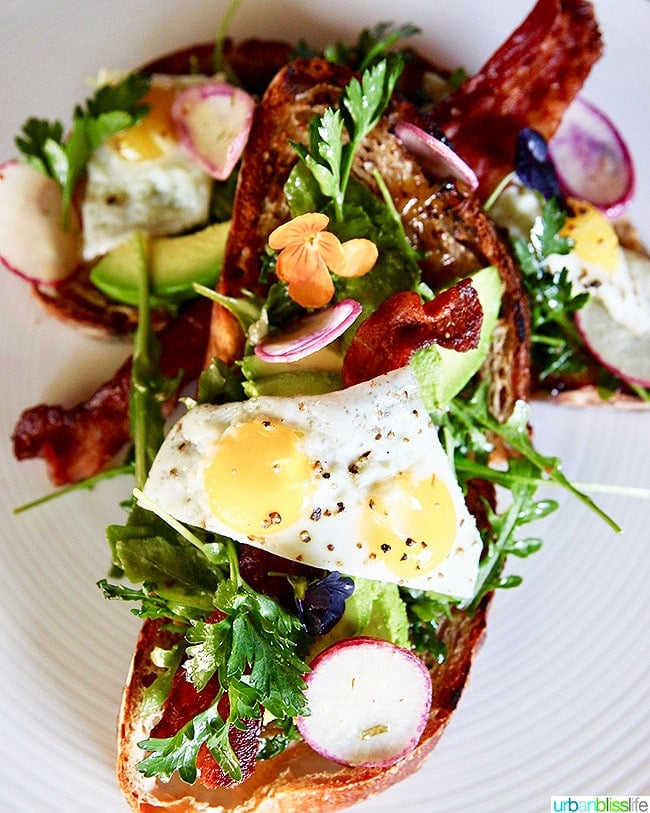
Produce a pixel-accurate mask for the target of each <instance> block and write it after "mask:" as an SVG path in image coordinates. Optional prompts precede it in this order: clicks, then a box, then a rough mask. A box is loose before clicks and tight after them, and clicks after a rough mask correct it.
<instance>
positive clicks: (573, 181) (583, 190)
mask: <svg viewBox="0 0 650 813" xmlns="http://www.w3.org/2000/svg"><path fill="white" fill-rule="evenodd" d="M548 148H549V153H550V155H551V158H552V160H553V163H554V164H555V170H556V172H557V175H558V179H559V181H560V185H561V186H562V188H563V189H564V192H565V193H566V194H567V195H570V196H573V197H577V198H582V199H583V200H586V201H589V203H593V204H594V206H597V207H598V208H599V209H601V210H602V211H603V212H604V213H605V214H606V215H607V217H609V218H611V219H615V218H617V217H620V216H621V215H622V214H623V212H624V211H625V209H626V208H627V206H628V204H629V203H630V201H631V199H632V195H633V194H634V163H633V161H632V156H631V154H630V151H629V149H628V147H627V144H626V143H625V141H624V140H623V137H622V136H621V134H620V133H619V131H618V130H617V129H616V127H615V126H614V124H613V123H612V122H611V121H610V119H609V118H607V116H606V115H605V114H604V113H603V112H602V111H600V110H599V109H598V108H597V107H595V106H594V105H593V104H591V103H590V102H587V101H585V100H584V99H582V98H580V97H578V98H576V99H574V100H573V102H572V103H571V104H570V105H569V107H568V109H567V110H566V112H565V114H564V117H563V119H562V122H561V124H560V126H559V128H558V129H557V131H556V133H555V135H554V136H553V138H552V139H551V140H550V141H549V144H548Z"/></svg>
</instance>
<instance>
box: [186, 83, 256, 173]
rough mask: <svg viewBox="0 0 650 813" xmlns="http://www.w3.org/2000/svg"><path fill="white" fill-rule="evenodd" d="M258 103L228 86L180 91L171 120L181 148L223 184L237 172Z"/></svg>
mask: <svg viewBox="0 0 650 813" xmlns="http://www.w3.org/2000/svg"><path fill="white" fill-rule="evenodd" d="M254 110H255V101H254V99H253V97H252V96H250V95H249V94H248V93H246V92H245V91H244V90H241V88H237V87H234V86H233V85H229V84H227V83H225V82H217V83H212V84H206V85H197V86H195V87H190V88H187V90H184V91H181V92H180V93H179V94H178V96H177V97H176V100H175V101H174V105H173V107H172V118H173V120H174V123H175V124H176V127H177V129H178V133H179V136H180V141H181V144H182V145H183V148H184V149H185V150H186V152H187V153H188V155H189V156H190V157H191V158H193V159H194V160H195V161H196V162H197V163H198V164H199V166H201V167H203V169H204V170H205V171H206V172H208V173H209V174H210V175H212V176H213V177H214V178H216V179H217V180H220V181H224V180H225V179H226V178H227V177H228V176H229V175H230V173H231V172H232V171H233V169H234V168H235V165H236V163H237V161H239V158H240V157H241V154H242V152H243V149H244V147H245V145H246V141H247V140H248V134H249V132H250V128H251V124H252V121H253V112H254Z"/></svg>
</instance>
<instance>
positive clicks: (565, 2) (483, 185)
mask: <svg viewBox="0 0 650 813" xmlns="http://www.w3.org/2000/svg"><path fill="white" fill-rule="evenodd" d="M602 50H603V43H602V40H601V36H600V31H599V29H598V24H597V22H596V18H595V16H594V11H593V8H592V5H591V3H589V2H587V0H539V2H538V3H537V5H536V6H535V7H534V8H533V10H532V11H531V12H530V14H529V15H528V17H526V19H525V20H524V21H523V23H522V24H521V25H520V26H519V28H517V29H516V30H515V31H514V32H513V33H512V34H511V35H510V37H508V39H507V40H506V41H505V42H504V43H503V45H501V47H500V48H498V50H497V51H496V52H495V53H494V54H493V55H492V56H491V57H490V59H489V60H488V61H487V62H486V63H485V65H484V66H483V68H482V69H481V70H480V71H479V72H478V73H477V74H476V75H474V76H472V77H471V78H470V79H468V80H467V81H466V82H465V83H464V84H463V85H462V86H461V87H460V88H459V89H458V90H457V91H456V92H454V93H452V94H451V95H450V96H448V97H447V98H446V99H444V100H443V101H441V102H440V103H439V104H437V105H436V107H435V108H434V110H433V116H434V118H435V121H436V123H437V124H438V126H439V127H440V128H441V129H442V130H443V131H444V132H445V134H446V135H447V137H448V138H449V139H450V141H451V142H452V144H453V145H454V148H455V149H456V150H457V151H458V153H459V155H460V156H461V157H462V158H464V159H465V161H467V163H468V164H469V165H470V166H471V167H472V168H473V169H474V171H475V172H476V174H477V175H478V177H479V179H480V186H479V196H480V197H481V199H483V200H485V199H486V198H487V197H488V196H489V195H490V193H491V192H492V191H493V190H494V189H495V188H496V186H497V185H498V183H499V181H500V180H501V179H502V178H504V177H505V176H506V175H507V174H508V173H509V172H510V171H512V168H513V163H514V154H515V142H516V138H517V133H518V132H519V131H520V130H521V129H522V128H523V127H533V128H535V129H537V130H538V131H539V132H540V133H541V134H542V135H543V136H544V137H545V138H547V139H549V138H550V137H551V136H552V135H553V133H554V132H555V130H556V129H557V127H558V125H559V123H560V120H561V118H562V115H563V114H564V111H565V110H566V108H567V107H568V105H569V104H570V102H571V101H572V100H573V99H574V98H575V96H576V95H577V94H578V92H579V90H580V88H581V87H582V85H583V83H584V81H585V79H586V78H587V76H588V75H589V72H590V71H591V68H592V67H593V65H594V64H595V63H596V61H597V60H598V59H599V58H600V56H601V55H602Z"/></svg>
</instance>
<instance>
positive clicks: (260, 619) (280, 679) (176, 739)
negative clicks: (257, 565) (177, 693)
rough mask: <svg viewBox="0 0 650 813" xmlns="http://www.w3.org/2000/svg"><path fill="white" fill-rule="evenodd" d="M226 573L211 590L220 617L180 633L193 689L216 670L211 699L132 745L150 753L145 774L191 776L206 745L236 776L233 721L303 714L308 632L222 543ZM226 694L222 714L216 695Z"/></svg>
mask: <svg viewBox="0 0 650 813" xmlns="http://www.w3.org/2000/svg"><path fill="white" fill-rule="evenodd" d="M227 544H228V550H229V559H230V566H231V577H230V578H229V579H227V580H224V581H223V582H221V584H220V585H219V587H218V588H217V590H216V592H215V594H214V607H215V609H216V610H218V611H219V615H220V616H221V620H217V621H207V620H206V621H193V622H191V625H190V627H189V628H188V630H187V633H186V639H187V641H188V642H189V646H188V647H187V655H188V658H187V660H186V661H185V664H184V669H185V674H186V676H187V678H188V679H189V680H190V681H191V682H192V683H193V684H194V686H195V688H196V689H197V691H199V692H200V691H202V690H203V689H205V687H206V686H207V684H208V682H209V681H210V680H211V679H212V678H213V677H214V676H215V675H216V677H217V679H218V681H219V691H218V693H217V697H216V699H215V701H214V702H213V703H212V704H211V705H210V707H209V708H207V709H206V710H205V711H202V712H200V713H199V714H198V715H196V716H195V717H194V718H193V719H192V720H190V721H189V722H188V723H187V724H186V725H184V726H183V727H182V728H181V729H180V730H179V731H178V732H177V733H176V734H174V735H173V736H172V737H161V738H149V739H147V740H144V741H143V742H141V743H139V745H140V747H141V748H142V749H144V750H146V751H150V752H151V753H150V754H149V755H148V756H147V757H145V758H144V759H143V760H142V761H141V762H140V763H139V764H138V770H139V771H141V772H142V773H143V774H144V775H145V776H160V777H162V778H164V779H168V778H169V777H171V776H172V774H173V773H174V772H175V771H177V772H178V775H179V776H180V778H181V779H182V780H183V781H185V782H189V783H192V782H194V781H195V780H196V775H197V769H196V759H197V755H198V752H199V749H200V748H201V746H202V745H203V744H204V743H205V744H206V746H207V748H208V750H209V751H210V753H211V754H212V755H213V757H214V758H215V760H216V761H217V762H218V764H219V765H220V767H221V769H222V770H223V771H224V772H225V773H226V774H228V775H229V776H230V777H232V779H233V780H235V781H239V780H240V779H241V777H242V770H241V766H240V763H239V760H238V758H237V755H236V754H235V752H234V751H233V749H232V746H231V744H230V741H229V733H230V731H231V729H232V727H233V726H234V727H238V728H243V727H245V724H246V723H245V721H246V720H251V719H253V720H255V719H259V718H260V717H261V716H262V714H263V712H264V710H268V711H269V712H270V713H271V714H273V715H274V716H275V717H277V718H278V719H280V720H285V721H290V720H291V718H293V717H295V716H297V715H299V714H303V713H305V712H306V710H307V707H306V701H305V695H304V691H305V683H304V680H303V676H304V675H305V673H306V672H307V671H308V667H307V665H306V663H305V662H304V660H303V659H302V657H301V655H302V654H304V653H305V651H306V647H307V642H308V637H307V635H306V633H305V631H304V629H303V627H302V625H301V624H300V622H299V620H298V618H297V617H296V616H295V615H292V614H290V613H288V612H286V611H285V610H284V609H282V608H281V607H280V605H279V604H278V603H277V602H276V601H274V600H273V599H272V598H269V597H267V596H264V595H261V594H260V593H257V592H256V591H254V590H253V589H252V588H251V587H249V586H248V585H247V584H246V582H244V581H243V580H242V578H241V576H240V575H239V565H238V559H237V549H236V545H235V543H234V542H231V541H229V542H228V543H227ZM224 695H227V697H228V714H227V716H222V715H221V712H220V701H221V699H222V698H223V697H224Z"/></svg>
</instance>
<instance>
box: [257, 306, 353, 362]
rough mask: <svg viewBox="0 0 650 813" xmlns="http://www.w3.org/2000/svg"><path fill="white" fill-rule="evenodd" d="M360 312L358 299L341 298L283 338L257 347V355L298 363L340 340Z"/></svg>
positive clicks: (268, 359)
mask: <svg viewBox="0 0 650 813" xmlns="http://www.w3.org/2000/svg"><path fill="white" fill-rule="evenodd" d="M360 313H361V305H360V304H359V303H358V302H357V301H356V300H355V299H342V300H341V301H340V302H337V303H336V304H335V305H332V306H331V307H329V308H326V309H325V310H322V311H317V312H316V313H311V314H309V316H304V317H302V319H299V320H298V321H297V322H295V323H294V325H293V327H292V328H291V329H290V330H288V331H286V332H285V333H282V334H281V335H280V336H273V337H272V338H268V339H263V340H262V341H261V342H258V344H256V345H255V355H256V356H258V358H261V359H262V360H263V361H270V362H272V363H273V362H276V363H280V362H286V361H298V359H301V358H304V357H305V356H309V355H311V354H312V353H315V352H316V351H317V350H320V349H321V348H323V347H325V346H326V345H328V344H330V342H333V341H334V339H338V337H339V336H341V335H342V334H343V333H344V332H345V331H346V330H347V329H348V328H349V327H350V325H352V324H353V322H354V320H355V319H356V318H357V316H358V315H359V314H360Z"/></svg>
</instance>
